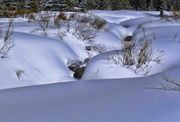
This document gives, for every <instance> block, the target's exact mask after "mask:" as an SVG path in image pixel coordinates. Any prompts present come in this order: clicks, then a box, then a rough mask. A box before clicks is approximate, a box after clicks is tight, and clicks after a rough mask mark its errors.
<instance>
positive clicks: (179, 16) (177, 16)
mask: <svg viewBox="0 0 180 122" xmlns="http://www.w3.org/2000/svg"><path fill="white" fill-rule="evenodd" d="M172 14H173V17H174V18H175V19H180V11H173V12H172Z"/></svg>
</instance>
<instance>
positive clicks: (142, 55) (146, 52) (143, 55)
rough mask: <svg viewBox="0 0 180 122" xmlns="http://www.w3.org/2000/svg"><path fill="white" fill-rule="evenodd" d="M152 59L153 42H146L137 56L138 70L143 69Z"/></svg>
mask: <svg viewBox="0 0 180 122" xmlns="http://www.w3.org/2000/svg"><path fill="white" fill-rule="evenodd" d="M151 57H152V47H151V41H148V40H145V41H144V42H143V43H142V45H141V46H140V50H139V53H138V56H137V59H136V60H137V65H136V67H137V68H141V67H142V66H143V65H145V64H147V63H148V62H149V61H150V60H151Z"/></svg>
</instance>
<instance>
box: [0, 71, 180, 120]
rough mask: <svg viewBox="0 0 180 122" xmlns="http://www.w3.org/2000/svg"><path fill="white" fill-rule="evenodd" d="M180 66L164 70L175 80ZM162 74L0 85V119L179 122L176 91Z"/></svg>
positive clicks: (179, 96)
mask: <svg viewBox="0 0 180 122" xmlns="http://www.w3.org/2000/svg"><path fill="white" fill-rule="evenodd" d="M179 72H180V69H179V68H178V69H176V70H173V71H169V74H173V75H172V77H174V76H176V77H175V78H176V79H177V81H178V80H180V77H179V75H178V74H179ZM161 76H162V75H161V74H158V75H153V76H149V77H146V78H136V79H119V80H118V79H117V80H98V81H97V80H93V81H80V82H69V83H59V84H53V85H44V86H33V87H25V88H18V89H11V90H3V91H0V98H1V99H0V108H1V109H0V118H1V121H2V122H12V121H13V122H14V121H16V122H179V121H180V115H179V110H180V109H179V108H180V104H179V102H180V93H179V92H176V91H166V90H157V89H153V88H158V87H161V86H160V83H165V84H166V82H164V81H163V80H162V78H161Z"/></svg>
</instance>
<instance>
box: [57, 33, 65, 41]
mask: <svg viewBox="0 0 180 122" xmlns="http://www.w3.org/2000/svg"><path fill="white" fill-rule="evenodd" d="M65 36H66V33H65V32H62V31H59V32H58V38H59V39H60V40H63V39H64V37H65Z"/></svg>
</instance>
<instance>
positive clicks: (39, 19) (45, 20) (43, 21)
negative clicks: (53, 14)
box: [33, 12, 50, 35]
mask: <svg viewBox="0 0 180 122" xmlns="http://www.w3.org/2000/svg"><path fill="white" fill-rule="evenodd" d="M33 22H34V23H35V24H36V25H37V26H39V29H40V30H42V32H43V34H44V35H47V29H48V27H49V25H50V15H49V13H48V12H46V13H38V14H36V15H35V19H34V21H33Z"/></svg>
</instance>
